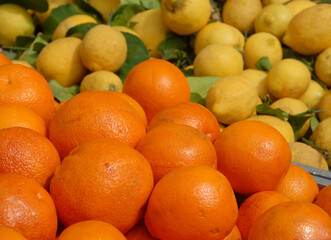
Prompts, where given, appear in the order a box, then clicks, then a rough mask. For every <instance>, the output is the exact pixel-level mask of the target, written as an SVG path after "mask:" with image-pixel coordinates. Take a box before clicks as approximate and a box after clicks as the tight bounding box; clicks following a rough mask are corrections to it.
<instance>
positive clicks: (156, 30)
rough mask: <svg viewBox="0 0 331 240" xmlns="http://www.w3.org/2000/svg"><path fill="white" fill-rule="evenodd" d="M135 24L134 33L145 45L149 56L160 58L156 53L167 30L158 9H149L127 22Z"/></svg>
mask: <svg viewBox="0 0 331 240" xmlns="http://www.w3.org/2000/svg"><path fill="white" fill-rule="evenodd" d="M130 23H135V25H134V27H133V31H135V32H136V33H137V34H138V35H139V36H140V38H141V40H142V41H143V42H144V44H145V45H146V47H147V49H148V51H149V55H150V56H151V57H154V58H160V57H161V55H160V54H159V53H158V47H159V44H160V43H161V42H162V41H163V40H165V39H166V37H167V32H169V29H168V28H167V27H166V25H165V24H164V22H163V20H162V15H161V10H160V9H150V10H146V11H142V12H139V13H137V14H136V15H134V16H133V17H132V18H131V19H130V20H129V22H128V24H130Z"/></svg>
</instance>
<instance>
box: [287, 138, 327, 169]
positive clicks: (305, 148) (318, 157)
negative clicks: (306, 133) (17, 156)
mask: <svg viewBox="0 0 331 240" xmlns="http://www.w3.org/2000/svg"><path fill="white" fill-rule="evenodd" d="M289 146H290V148H291V153H292V159H291V161H292V162H297V163H302V164H305V165H307V166H311V167H315V168H319V169H322V170H325V171H329V166H328V163H327V161H326V160H325V158H324V157H323V155H322V154H321V153H320V152H318V151H317V150H316V149H314V148H312V147H310V146H309V145H307V144H305V143H302V142H291V143H289Z"/></svg>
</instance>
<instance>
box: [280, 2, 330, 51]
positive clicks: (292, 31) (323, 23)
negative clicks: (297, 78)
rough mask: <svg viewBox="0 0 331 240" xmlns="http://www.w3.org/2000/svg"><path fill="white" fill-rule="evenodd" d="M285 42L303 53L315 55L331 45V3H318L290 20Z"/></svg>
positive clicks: (284, 38)
mask: <svg viewBox="0 0 331 240" xmlns="http://www.w3.org/2000/svg"><path fill="white" fill-rule="evenodd" d="M283 43H284V44H286V45H287V46H289V47H290V48H292V49H293V50H294V51H296V52H298V53H301V54H303V55H315V54H318V53H320V52H322V51H324V50H325V49H327V48H328V47H330V46H331V5H330V4H317V5H316V6H314V7H310V8H307V9H305V10H303V11H301V12H299V13H298V14H297V15H295V16H294V17H293V18H292V20H291V21H290V23H289V25H288V28H287V30H286V32H285V35H284V37H283Z"/></svg>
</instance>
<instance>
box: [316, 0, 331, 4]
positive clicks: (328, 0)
mask: <svg viewBox="0 0 331 240" xmlns="http://www.w3.org/2000/svg"><path fill="white" fill-rule="evenodd" d="M321 3H328V4H331V0H321V1H318V2H317V4H321Z"/></svg>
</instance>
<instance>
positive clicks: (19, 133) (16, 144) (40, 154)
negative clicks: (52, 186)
mask: <svg viewBox="0 0 331 240" xmlns="http://www.w3.org/2000/svg"><path fill="white" fill-rule="evenodd" d="M60 164H61V160H60V157H59V154H58V152H57V150H56V148H55V147H54V145H53V144H52V143H51V141H49V139H48V138H46V137H45V136H43V135H41V134H39V133H38V132H36V131H34V130H32V129H29V128H23V127H12V128H5V129H1V130H0V173H15V174H19V175H23V176H26V177H29V178H32V179H34V180H35V181H36V182H38V183H39V184H40V185H42V186H43V187H44V188H45V189H48V187H49V183H50V180H51V178H52V177H53V174H54V171H55V169H56V167H57V166H59V165H60Z"/></svg>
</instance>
